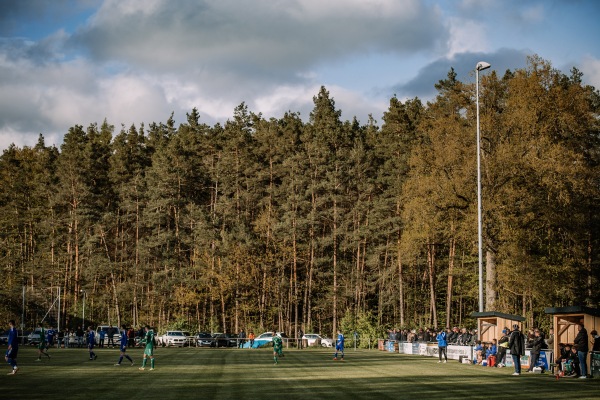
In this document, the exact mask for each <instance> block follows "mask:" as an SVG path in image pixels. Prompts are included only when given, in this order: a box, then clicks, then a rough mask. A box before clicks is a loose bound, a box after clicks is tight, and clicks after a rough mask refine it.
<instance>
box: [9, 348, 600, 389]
mask: <svg viewBox="0 0 600 400" xmlns="http://www.w3.org/2000/svg"><path fill="white" fill-rule="evenodd" d="M129 353H130V354H131V356H132V357H134V360H135V361H136V365H135V367H130V366H128V365H126V364H124V365H122V366H119V367H115V366H114V365H113V363H114V362H116V361H117V359H118V351H116V350H103V351H99V352H98V360H96V361H91V362H90V361H87V359H86V358H84V357H86V352H85V350H84V349H76V350H56V351H54V352H51V354H52V355H53V358H52V359H51V360H48V361H43V362H41V363H36V362H33V359H34V358H35V357H34V356H35V354H34V352H33V350H26V351H23V353H20V354H19V356H20V358H21V360H22V362H21V365H22V372H20V373H19V374H17V375H16V376H6V375H4V374H2V375H0V387H2V392H1V393H2V395H0V397H1V398H3V399H20V398H29V399H31V398H43V399H45V400H47V399H55V398H56V399H61V400H62V399H65V398H69V397H72V396H77V395H82V396H84V397H91V398H98V397H103V398H134V397H135V398H142V397H145V398H161V399H172V398H177V399H188V398H190V399H191V398H195V399H196V398H202V399H285V400H294V399H342V398H344V399H374V398H377V399H378V400H379V399H398V398H406V399H445V400H447V399H480V398H486V397H490V396H491V395H498V396H500V397H507V396H508V397H512V398H518V399H534V398H535V399H564V398H565V397H573V398H577V399H588V398H589V399H597V398H598V389H600V379H591V380H588V381H583V380H576V379H561V380H558V381H557V380H556V379H554V378H553V377H551V376H548V375H533V374H524V375H522V376H519V377H513V376H511V375H510V374H511V373H512V370H510V369H497V368H486V367H478V366H472V365H461V364H459V363H458V362H456V361H453V362H452V361H451V362H449V363H448V364H438V363H437V360H435V359H432V358H425V357H420V356H406V355H398V354H389V353H384V352H378V351H357V352H353V351H349V352H347V353H346V361H343V362H342V361H333V360H332V359H331V358H332V356H331V351H328V350H321V351H316V350H315V351H305V350H289V351H286V352H285V354H286V356H285V357H284V358H283V359H281V360H280V363H279V364H277V365H274V363H273V360H272V353H271V352H270V351H269V349H264V350H262V349H261V350H237V349H222V350H218V349H159V350H157V352H156V368H157V369H156V370H155V371H139V370H138V369H137V367H138V366H139V364H140V362H141V357H140V356H141V350H137V351H136V350H134V351H131V352H129ZM5 371H6V372H8V367H6V369H5Z"/></svg>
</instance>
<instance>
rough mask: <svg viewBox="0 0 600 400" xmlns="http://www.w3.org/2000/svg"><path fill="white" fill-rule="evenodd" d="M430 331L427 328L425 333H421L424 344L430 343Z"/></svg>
mask: <svg viewBox="0 0 600 400" xmlns="http://www.w3.org/2000/svg"><path fill="white" fill-rule="evenodd" d="M431 336H432V335H431V329H429V328H427V329H425V332H424V333H423V341H424V342H431Z"/></svg>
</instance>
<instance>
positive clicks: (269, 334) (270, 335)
mask: <svg viewBox="0 0 600 400" xmlns="http://www.w3.org/2000/svg"><path fill="white" fill-rule="evenodd" d="M275 334H276V335H277V336H280V337H281V338H282V339H283V342H284V343H285V342H286V341H288V340H289V339H290V338H289V336H288V335H286V334H285V333H284V332H275ZM255 340H266V341H268V342H272V341H273V332H265V333H261V334H260V335H258V337H256V339H255Z"/></svg>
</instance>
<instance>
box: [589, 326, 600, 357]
mask: <svg viewBox="0 0 600 400" xmlns="http://www.w3.org/2000/svg"><path fill="white" fill-rule="evenodd" d="M590 335H592V339H594V342H593V345H592V351H593V352H594V353H598V352H600V336H598V331H597V330H595V329H594V330H593V331H591V332H590Z"/></svg>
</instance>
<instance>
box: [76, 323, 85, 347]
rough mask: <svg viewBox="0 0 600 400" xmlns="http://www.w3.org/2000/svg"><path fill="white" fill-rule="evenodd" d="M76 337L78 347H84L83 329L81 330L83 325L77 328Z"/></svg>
mask: <svg viewBox="0 0 600 400" xmlns="http://www.w3.org/2000/svg"><path fill="white" fill-rule="evenodd" d="M75 336H76V337H77V347H81V346H83V344H84V343H83V329H81V325H79V326H78V327H77V330H76V331H75Z"/></svg>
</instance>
